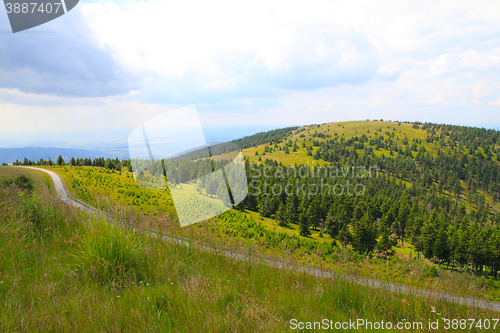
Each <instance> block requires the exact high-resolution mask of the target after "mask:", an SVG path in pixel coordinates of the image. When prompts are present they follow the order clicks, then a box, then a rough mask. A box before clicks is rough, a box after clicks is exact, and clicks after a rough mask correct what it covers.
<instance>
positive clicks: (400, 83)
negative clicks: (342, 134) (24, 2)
mask: <svg viewBox="0 0 500 333" xmlns="http://www.w3.org/2000/svg"><path fill="white" fill-rule="evenodd" d="M499 17H500V2H498V1H482V2H479V3H471V2H470V1H448V2H436V1H419V2H415V1H378V2H373V1H354V2H353V1H333V2H332V1H315V2H290V1H251V2H246V3H243V4H241V3H239V2H235V1H210V2H207V1H135V2H133V1H120V2H110V1H95V2H90V1H83V2H80V3H79V4H78V6H77V7H75V8H74V9H73V10H72V11H71V12H69V13H67V14H66V15H64V16H62V17H60V18H59V19H56V20H54V21H51V22H49V23H47V24H44V25H42V26H39V27H36V28H33V29H30V30H28V31H26V32H20V33H17V34H12V33H8V32H9V30H10V26H9V22H8V18H7V14H6V12H5V10H3V9H2V10H0V32H1V33H0V52H1V54H2V56H1V57H0V115H1V118H2V121H0V145H2V142H6V141H5V140H11V141H16V140H17V141H16V142H19V141H22V140H29V141H30V142H37V140H38V141H41V140H49V141H50V140H59V141H61V140H62V141H65V142H90V141H99V140H108V141H109V140H111V141H112V140H116V141H123V140H125V139H126V133H129V132H130V131H131V130H132V129H133V128H135V127H136V126H138V125H140V124H141V123H143V122H145V121H147V120H148V119H151V118H153V117H155V116H157V115H159V114H162V113H164V112H167V111H169V110H174V109H176V108H179V107H183V106H186V105H191V104H194V105H196V107H197V109H198V111H199V113H200V117H201V119H202V123H203V124H204V126H206V127H211V128H218V129H221V130H220V131H222V132H223V131H227V132H228V133H229V132H231V133H233V134H231V135H233V136H234V135H236V134H235V133H238V131H237V130H235V129H237V128H242V130H241V133H242V134H250V133H249V132H251V131H252V129H259V128H262V129H268V128H272V127H279V126H285V125H300V124H310V123H323V122H331V121H343V120H362V119H367V118H370V119H374V118H376V119H380V118H383V119H392V120H409V121H414V120H418V121H432V122H439V123H452V124H470V125H481V126H488V127H499V126H500V125H499V124H500V20H499V19H498V18H499ZM243 128H245V129H246V130H243ZM1 140H3V141H1Z"/></svg>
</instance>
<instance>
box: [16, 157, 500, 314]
mask: <svg viewBox="0 0 500 333" xmlns="http://www.w3.org/2000/svg"><path fill="white" fill-rule="evenodd" d="M22 168H27V169H33V170H38V171H41V172H45V173H46V174H48V175H49V176H50V177H51V178H52V180H53V181H54V187H55V189H56V193H57V195H58V196H59V198H60V199H61V200H62V201H64V202H66V203H68V204H69V205H72V206H74V207H76V208H79V209H82V210H85V211H87V212H91V213H99V211H98V210H97V209H96V208H94V207H91V206H89V205H87V204H85V203H84V202H81V201H79V200H77V199H73V198H71V197H70V196H69V195H68V193H67V192H66V189H65V187H64V184H63V181H62V179H61V177H59V175H58V174H57V173H55V172H53V171H51V170H46V169H41V168H35V167H24V166H23V167H22ZM150 234H151V235H154V236H156V237H157V236H159V235H161V237H162V238H163V239H164V240H166V241H171V242H174V243H177V244H180V245H184V246H188V247H189V246H191V243H192V242H193V240H191V239H189V238H185V237H181V236H177V235H172V234H167V233H161V234H160V233H158V232H157V231H155V230H150ZM199 244H201V245H197V247H198V248H201V249H202V250H204V251H209V252H218V253H220V254H222V255H225V256H226V257H230V258H234V259H237V260H242V261H253V262H261V263H263V264H265V265H268V266H271V267H275V268H280V269H288V270H294V271H296V272H301V273H307V274H310V275H314V276H317V277H323V278H330V279H339V278H340V279H343V280H346V281H348V282H351V283H356V284H359V285H362V286H367V287H370V288H378V289H385V290H387V291H390V292H397V293H402V294H408V295H416V296H424V297H426V298H429V299H436V300H444V301H447V302H450V303H458V304H461V305H467V306H471V307H477V308H482V309H486V310H493V311H497V312H500V303H498V302H492V301H488V300H484V299H474V298H469V297H460V296H456V295H452V294H447V293H442V292H436V291H432V290H427V289H422V288H416V287H412V286H407V285H401V284H396V283H392V282H384V281H379V280H374V279H367V278H361V277H355V276H349V275H345V274H339V273H337V272H333V271H327V270H322V269H319V268H314V267H310V266H304V265H298V264H295V263H291V262H289V261H286V260H283V259H280V258H275V257H268V256H255V255H249V254H248V253H247V252H244V251H240V250H236V249H230V248H226V247H220V246H214V245H212V244H208V243H203V242H199Z"/></svg>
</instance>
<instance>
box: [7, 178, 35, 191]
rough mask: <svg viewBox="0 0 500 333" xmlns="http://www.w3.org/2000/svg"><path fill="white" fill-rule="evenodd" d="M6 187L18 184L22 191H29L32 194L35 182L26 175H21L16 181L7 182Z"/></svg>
mask: <svg viewBox="0 0 500 333" xmlns="http://www.w3.org/2000/svg"><path fill="white" fill-rule="evenodd" d="M4 184H5V185H11V184H16V185H17V186H18V187H19V188H20V189H22V190H27V191H28V192H31V190H33V181H32V180H31V179H29V178H28V177H26V176H25V175H21V176H19V177H17V178H16V179H15V180H5V181H4Z"/></svg>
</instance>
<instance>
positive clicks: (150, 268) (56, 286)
mask: <svg viewBox="0 0 500 333" xmlns="http://www.w3.org/2000/svg"><path fill="white" fill-rule="evenodd" d="M34 210H37V211H39V212H38V215H37V216H38V217H37V218H38V219H39V220H37V222H36V223H34V220H33V213H32V212H33V211H34ZM30 214H31V215H30ZM0 221H1V222H0V253H1V255H2V259H1V260H0V331H1V332H282V331H289V330H290V325H289V322H290V320H291V319H297V320H299V321H319V320H322V319H324V318H327V319H329V320H333V321H348V320H349V319H354V320H355V319H358V318H363V319H366V320H371V321H380V320H384V321H399V320H403V319H406V320H412V321H417V320H418V321H423V322H425V323H426V322H427V321H428V319H433V320H435V319H436V318H440V317H446V318H495V317H498V314H497V313H493V312H488V311H483V310H478V309H476V308H467V307H463V306H458V305H455V304H449V303H446V302H444V301H434V300H432V301H429V300H426V299H424V298H422V297H415V296H410V295H399V294H391V293H388V292H387V291H384V290H381V289H370V288H367V287H364V286H360V285H355V284H350V283H348V282H346V281H342V279H334V280H332V279H326V278H320V277H314V276H311V275H307V274H305V273H301V272H300V271H299V270H298V269H293V267H292V268H291V269H290V270H280V269H277V268H272V267H268V266H265V265H263V264H259V263H252V262H250V261H240V260H237V259H235V258H231V257H226V256H224V255H221V254H220V253H212V252H206V251H203V250H202V249H201V248H199V247H197V246H196V245H195V244H192V245H191V246H189V247H186V246H182V245H179V244H175V243H170V242H165V241H163V240H162V239H161V238H159V237H154V236H150V235H148V234H147V233H141V232H138V231H134V230H132V229H126V228H125V229H119V226H116V229H115V228H113V227H111V226H109V225H108V224H106V221H105V220H103V219H102V217H101V218H99V217H97V220H96V217H95V216H90V215H88V214H85V213H82V212H79V211H76V210H73V208H71V207H68V206H66V205H63V204H61V203H59V202H57V201H53V200H52V199H51V198H49V197H44V196H40V197H39V198H38V199H35V198H34V197H32V196H29V195H28V196H27V195H26V194H23V195H20V190H19V189H18V188H15V187H12V186H10V187H0ZM40 230H41V231H40ZM431 306H434V307H435V308H436V312H431Z"/></svg>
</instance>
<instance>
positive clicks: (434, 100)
mask: <svg viewBox="0 0 500 333" xmlns="http://www.w3.org/2000/svg"><path fill="white" fill-rule="evenodd" d="M442 102H443V95H441V94H437V95H435V96H434V97H432V98H431V99H430V100H429V104H440V103H442Z"/></svg>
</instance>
